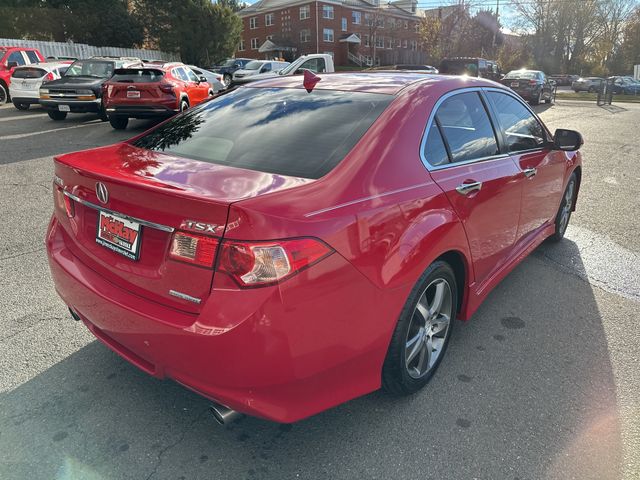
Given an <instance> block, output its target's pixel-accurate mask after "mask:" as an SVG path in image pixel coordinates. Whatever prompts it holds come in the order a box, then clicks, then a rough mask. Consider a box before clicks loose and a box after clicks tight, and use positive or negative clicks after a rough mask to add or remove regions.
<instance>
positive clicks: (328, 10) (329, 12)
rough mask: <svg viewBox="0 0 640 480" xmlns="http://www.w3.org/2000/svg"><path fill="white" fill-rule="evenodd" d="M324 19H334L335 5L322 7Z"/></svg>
mask: <svg viewBox="0 0 640 480" xmlns="http://www.w3.org/2000/svg"><path fill="white" fill-rule="evenodd" d="M322 18H329V19H332V18H333V5H323V6H322Z"/></svg>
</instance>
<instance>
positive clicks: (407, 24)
mask: <svg viewBox="0 0 640 480" xmlns="http://www.w3.org/2000/svg"><path fill="white" fill-rule="evenodd" d="M404 29H405V30H408V29H409V22H407V21H406V20H405V21H404Z"/></svg>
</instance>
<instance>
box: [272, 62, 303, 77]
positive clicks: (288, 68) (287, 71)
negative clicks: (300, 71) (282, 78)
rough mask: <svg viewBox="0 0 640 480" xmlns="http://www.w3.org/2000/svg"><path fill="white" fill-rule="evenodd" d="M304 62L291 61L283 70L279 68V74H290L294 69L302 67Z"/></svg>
mask: <svg viewBox="0 0 640 480" xmlns="http://www.w3.org/2000/svg"><path fill="white" fill-rule="evenodd" d="M302 63H303V62H295V63H290V64H289V65H287V66H286V67H284V68H283V69H282V70H279V71H278V74H279V75H289V74H290V73H291V72H293V70H295V69H296V68H298V67H300V65H302Z"/></svg>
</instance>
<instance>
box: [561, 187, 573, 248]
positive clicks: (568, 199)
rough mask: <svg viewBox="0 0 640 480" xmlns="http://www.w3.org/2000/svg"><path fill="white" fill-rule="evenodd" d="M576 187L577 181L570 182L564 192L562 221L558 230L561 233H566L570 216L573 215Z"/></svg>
mask: <svg viewBox="0 0 640 480" xmlns="http://www.w3.org/2000/svg"><path fill="white" fill-rule="evenodd" d="M574 187H575V182H574V181H571V182H569V185H567V190H566V191H565V192H564V197H563V199H562V207H560V208H561V210H560V222H559V225H558V230H559V232H560V234H561V235H564V232H565V230H566V229H567V225H569V218H570V217H571V207H572V206H573V190H574Z"/></svg>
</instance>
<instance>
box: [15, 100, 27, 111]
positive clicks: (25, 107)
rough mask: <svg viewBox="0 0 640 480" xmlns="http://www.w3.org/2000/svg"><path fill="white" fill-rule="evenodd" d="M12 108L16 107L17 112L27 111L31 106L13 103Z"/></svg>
mask: <svg viewBox="0 0 640 480" xmlns="http://www.w3.org/2000/svg"><path fill="white" fill-rule="evenodd" d="M13 106H14V107H16V108H17V109H18V110H29V107H30V106H31V105H29V104H28V103H18V102H16V101H14V102H13Z"/></svg>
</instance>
